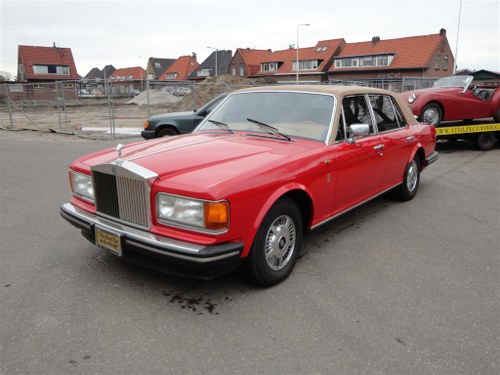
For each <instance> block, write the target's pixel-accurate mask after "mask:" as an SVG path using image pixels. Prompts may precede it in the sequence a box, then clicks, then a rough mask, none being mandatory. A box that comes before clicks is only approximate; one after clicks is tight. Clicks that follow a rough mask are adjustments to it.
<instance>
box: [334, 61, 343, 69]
mask: <svg viewBox="0 0 500 375" xmlns="http://www.w3.org/2000/svg"><path fill="white" fill-rule="evenodd" d="M341 64H342V62H341V61H340V60H337V61H335V67H336V68H340V65H341Z"/></svg>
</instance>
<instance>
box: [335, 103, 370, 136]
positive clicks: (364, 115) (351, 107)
mask: <svg viewBox="0 0 500 375" xmlns="http://www.w3.org/2000/svg"><path fill="white" fill-rule="evenodd" d="M342 111H343V113H344V119H345V125H346V129H349V126H351V125H352V124H367V125H368V126H370V134H373V133H374V129H373V123H372V117H371V115H370V110H369V108H368V104H367V103H366V99H365V96H364V95H357V96H348V97H346V98H344V100H342Z"/></svg>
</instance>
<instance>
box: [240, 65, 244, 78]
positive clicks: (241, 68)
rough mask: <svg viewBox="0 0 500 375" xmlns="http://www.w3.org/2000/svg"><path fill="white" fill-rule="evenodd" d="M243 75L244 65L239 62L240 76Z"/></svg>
mask: <svg viewBox="0 0 500 375" xmlns="http://www.w3.org/2000/svg"><path fill="white" fill-rule="evenodd" d="M243 76H245V65H243V64H240V77H243Z"/></svg>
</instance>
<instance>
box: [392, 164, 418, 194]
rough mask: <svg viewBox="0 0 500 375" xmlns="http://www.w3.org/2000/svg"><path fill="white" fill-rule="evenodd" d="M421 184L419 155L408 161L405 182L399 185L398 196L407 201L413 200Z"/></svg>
mask: <svg viewBox="0 0 500 375" xmlns="http://www.w3.org/2000/svg"><path fill="white" fill-rule="evenodd" d="M419 185H420V159H419V158H418V156H417V155H415V158H414V159H413V160H412V161H411V162H409V163H408V165H407V166H406V169H405V173H404V177H403V183H402V184H401V185H400V186H399V187H398V190H397V193H398V198H399V199H400V200H401V201H403V202H407V201H409V200H412V199H413V198H414V197H415V195H416V194H417V191H418V186H419Z"/></svg>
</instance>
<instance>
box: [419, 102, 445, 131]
mask: <svg viewBox="0 0 500 375" xmlns="http://www.w3.org/2000/svg"><path fill="white" fill-rule="evenodd" d="M442 120H443V110H442V109H441V107H440V106H439V105H438V104H436V103H429V104H427V105H426V106H425V107H424V109H423V110H422V114H421V115H420V121H422V122H425V123H426V124H431V125H434V126H437V125H439V123H440V122H441V121H442Z"/></svg>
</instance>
